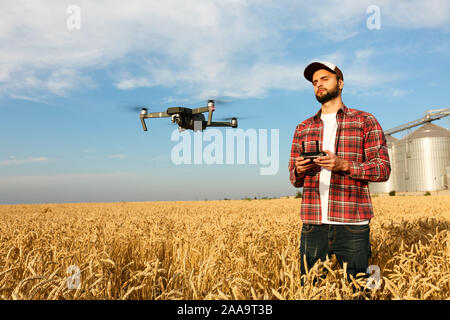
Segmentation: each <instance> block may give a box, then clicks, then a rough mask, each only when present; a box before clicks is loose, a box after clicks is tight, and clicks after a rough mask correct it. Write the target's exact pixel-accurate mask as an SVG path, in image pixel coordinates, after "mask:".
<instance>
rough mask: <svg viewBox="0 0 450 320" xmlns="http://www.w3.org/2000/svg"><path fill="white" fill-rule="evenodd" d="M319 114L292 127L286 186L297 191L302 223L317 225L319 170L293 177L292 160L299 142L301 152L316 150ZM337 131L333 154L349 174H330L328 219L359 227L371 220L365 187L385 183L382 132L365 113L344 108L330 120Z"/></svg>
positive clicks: (319, 136) (320, 127)
mask: <svg viewBox="0 0 450 320" xmlns="http://www.w3.org/2000/svg"><path fill="white" fill-rule="evenodd" d="M320 115H321V110H319V111H318V112H317V113H316V115H315V116H313V117H311V118H309V119H306V120H305V121H303V122H302V123H300V124H299V125H297V127H296V128H295V133H294V139H293V141H292V148H291V157H290V160H289V171H290V180H291V183H292V184H293V185H294V187H296V188H300V187H303V199H302V204H301V209H300V216H301V219H302V221H303V223H308V224H321V223H322V222H321V219H322V217H321V216H322V212H321V207H320V193H319V175H320V170H321V167H320V166H314V167H313V168H312V169H310V170H309V171H307V172H306V173H305V175H303V176H302V177H298V176H297V173H296V172H295V160H296V158H298V157H299V156H300V153H301V152H302V151H303V150H302V141H304V142H305V149H306V150H305V151H306V152H312V151H316V143H315V141H316V140H318V141H319V147H320V149H321V150H322V142H323V139H322V134H323V122H322V120H321V119H320ZM336 121H337V132H336V142H335V154H336V155H337V156H339V157H341V158H343V159H345V160H348V161H349V163H350V171H349V172H343V171H338V172H335V171H333V172H332V173H331V181H330V192H329V199H328V219H329V220H330V221H335V222H344V223H348V222H360V221H363V220H368V219H370V218H372V217H373V208H372V201H371V198H370V194H369V188H368V182H369V181H373V182H383V181H387V180H388V179H389V175H390V173H391V166H390V162H389V154H388V150H387V146H386V138H385V136H384V133H383V129H382V128H381V126H380V125H379V124H378V121H377V120H376V119H375V117H374V116H373V115H372V114H370V113H367V112H364V111H360V110H356V109H350V108H347V107H346V106H345V105H344V106H343V107H342V108H341V109H339V110H338V112H337V115H336Z"/></svg>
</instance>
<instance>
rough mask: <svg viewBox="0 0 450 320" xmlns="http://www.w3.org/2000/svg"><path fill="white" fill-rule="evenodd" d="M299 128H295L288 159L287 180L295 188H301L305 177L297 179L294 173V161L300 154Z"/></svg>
mask: <svg viewBox="0 0 450 320" xmlns="http://www.w3.org/2000/svg"><path fill="white" fill-rule="evenodd" d="M299 126H300V125H298V126H297V127H296V128H295V132H294V138H293V139H292V146H291V156H290V158H289V178H290V180H291V184H292V185H293V186H294V187H296V188H300V187H302V186H303V182H304V180H305V176H302V177H299V176H297V173H296V172H295V160H296V159H297V158H298V157H299V156H300V153H301V152H302V150H301V143H300V135H299V132H300V131H299V130H298V129H299Z"/></svg>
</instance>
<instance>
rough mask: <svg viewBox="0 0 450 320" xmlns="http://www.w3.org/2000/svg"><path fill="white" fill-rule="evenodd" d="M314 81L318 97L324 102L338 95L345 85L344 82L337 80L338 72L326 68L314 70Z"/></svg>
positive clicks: (315, 92)
mask: <svg viewBox="0 0 450 320" xmlns="http://www.w3.org/2000/svg"><path fill="white" fill-rule="evenodd" d="M312 83H313V86H314V94H315V95H316V99H317V101H319V102H320V103H322V104H323V103H326V102H328V101H330V100H332V99H334V98H336V97H338V96H339V95H340V93H341V92H340V91H341V89H342V87H343V82H342V81H339V82H338V81H337V79H336V74H334V73H332V72H330V71H328V70H325V69H320V70H317V71H316V72H314V74H313V78H312Z"/></svg>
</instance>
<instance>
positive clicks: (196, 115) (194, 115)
mask: <svg viewBox="0 0 450 320" xmlns="http://www.w3.org/2000/svg"><path fill="white" fill-rule="evenodd" d="M214 110H215V108H214V100H209V101H208V105H207V106H206V107H200V108H195V109H190V108H185V107H171V108H168V109H167V110H166V112H152V113H148V112H147V109H146V108H142V109H141V114H140V116H139V118H140V119H141V123H142V128H143V129H144V131H147V126H146V124H145V119H148V118H171V120H172V122H173V123H176V124H177V125H178V127H179V128H180V129H190V130H197V129H200V130H205V129H206V127H232V128H237V119H236V118H231V121H230V122H213V121H212V114H213V112H214ZM205 112H208V120H205V116H204V115H203V113H205ZM199 124H201V126H200V125H199Z"/></svg>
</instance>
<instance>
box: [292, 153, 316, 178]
mask: <svg viewBox="0 0 450 320" xmlns="http://www.w3.org/2000/svg"><path fill="white" fill-rule="evenodd" d="M315 165H316V164H315V163H314V162H312V160H311V159H306V160H305V159H304V158H303V157H298V158H297V160H295V172H296V173H297V176H298V177H301V176H303V175H304V174H305V172H306V171H308V170H309V169H311V168H312V167H314V166H315Z"/></svg>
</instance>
